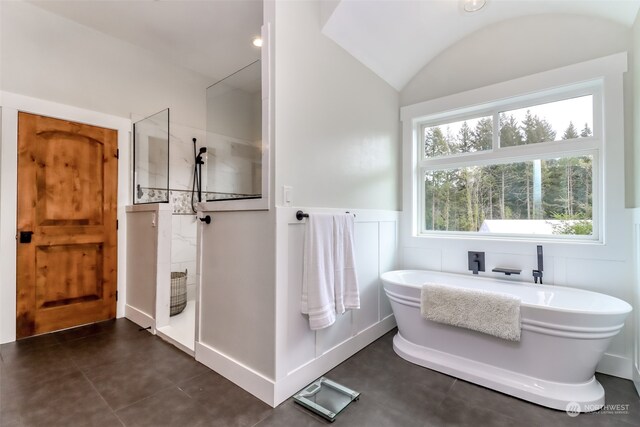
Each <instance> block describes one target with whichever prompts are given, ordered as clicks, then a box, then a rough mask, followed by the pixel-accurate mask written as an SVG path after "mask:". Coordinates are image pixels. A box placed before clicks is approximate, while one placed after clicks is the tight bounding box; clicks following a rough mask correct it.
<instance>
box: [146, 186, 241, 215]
mask: <svg viewBox="0 0 640 427" xmlns="http://www.w3.org/2000/svg"><path fill="white" fill-rule="evenodd" d="M140 191H141V193H142V194H141V195H140V197H138V201H139V202H140V203H164V202H167V201H169V202H171V206H172V209H173V215H195V213H194V212H193V210H192V209H191V190H169V198H167V190H160V189H157V188H144V187H142V188H141V189H140ZM202 196H203V199H204V200H209V201H211V200H219V199H240V198H244V197H247V195H246V194H234V193H213V192H203V193H202Z"/></svg>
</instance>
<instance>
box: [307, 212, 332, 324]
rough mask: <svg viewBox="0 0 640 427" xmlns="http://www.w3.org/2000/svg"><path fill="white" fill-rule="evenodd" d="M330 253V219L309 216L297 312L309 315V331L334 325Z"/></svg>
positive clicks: (325, 215)
mask: <svg viewBox="0 0 640 427" xmlns="http://www.w3.org/2000/svg"><path fill="white" fill-rule="evenodd" d="M333 252H334V247H333V215H329V214H313V215H310V216H309V218H308V219H307V224H306V229H305V236H304V269H303V277H302V301H301V311H302V313H304V314H308V315H309V326H310V328H311V329H313V330H316V329H322V328H326V327H327V326H331V325H332V324H333V323H334V322H335V321H336V310H335V291H334V266H333V265H334V264H333V260H334V255H333Z"/></svg>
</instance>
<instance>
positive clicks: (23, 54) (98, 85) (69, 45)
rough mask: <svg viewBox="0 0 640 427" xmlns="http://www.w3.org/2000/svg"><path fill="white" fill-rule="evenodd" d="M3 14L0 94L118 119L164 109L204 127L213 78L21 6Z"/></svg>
mask: <svg viewBox="0 0 640 427" xmlns="http://www.w3.org/2000/svg"><path fill="white" fill-rule="evenodd" d="M2 8H3V13H2V23H1V24H2V25H0V28H1V31H2V37H1V42H2V46H1V47H0V51H1V52H2V63H1V67H2V68H1V81H0V88H1V89H2V90H5V91H9V92H14V93H20V94H23V95H29V96H32V97H36V98H40V99H47V100H51V101H56V102H60V103H63V104H68V105H74V106H77V107H83V108H86V109H89V110H94V111H100V112H104V113H109V114H113V115H117V116H121V117H130V114H131V113H132V112H136V113H140V114H144V115H149V114H152V113H155V112H157V111H159V110H161V109H163V108H167V107H170V108H171V113H172V121H176V122H178V123H183V124H185V125H189V126H193V127H196V128H199V129H204V128H205V123H206V118H205V89H206V88H207V86H209V85H210V84H211V83H213V82H212V81H211V80H212V79H210V78H206V77H204V76H202V75H199V74H197V73H194V72H192V71H189V70H186V69H184V68H180V67H178V66H175V65H172V64H170V63H169V62H167V61H164V60H163V58H162V57H158V56H155V55H154V54H152V53H150V52H149V51H147V50H144V49H141V48H139V47H136V46H134V45H132V44H129V43H126V42H124V41H121V40H119V39H115V38H113V37H110V36H107V35H105V34H103V33H100V32H98V31H95V30H93V29H90V28H88V27H85V26H82V25H80V24H77V23H75V22H73V21H71V20H68V19H66V18H62V17H60V16H57V15H54V14H52V13H49V12H46V11H44V10H42V9H40V8H38V7H36V6H33V5H31V4H28V3H26V2H5V1H3V2H2Z"/></svg>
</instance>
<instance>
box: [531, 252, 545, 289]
mask: <svg viewBox="0 0 640 427" xmlns="http://www.w3.org/2000/svg"><path fill="white" fill-rule="evenodd" d="M537 252H538V269H537V270H533V282H534V283H538V278H540V284H541V285H542V270H543V265H542V245H538V247H537Z"/></svg>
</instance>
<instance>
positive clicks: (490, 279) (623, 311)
mask: <svg viewBox="0 0 640 427" xmlns="http://www.w3.org/2000/svg"><path fill="white" fill-rule="evenodd" d="M398 273H433V274H438V275H444V276H451V277H457V278H465V279H468V280H474V281H476V280H478V281H483V282H498V283H500V284H505V285H510V286H527V287H535V288H542V289H547V290H549V291H554V290H557V289H558V288H560V289H566V290H568V291H570V292H575V293H579V294H589V295H598V294H599V295H604V296H606V297H608V298H613V299H615V300H618V301H619V302H621V303H623V304H625V305H626V307H624V309H619V310H607V311H590V310H580V309H572V308H563V307H555V306H551V305H542V304H531V303H527V302H521V303H520V305H521V307H528V308H532V309H541V310H549V311H554V312H558V313H573V314H589V315H597V316H599V315H622V314H624V315H628V314H629V313H631V312H632V311H633V307H632V306H631V304H629V303H628V302H626V301H624V300H622V299H620V298H617V297H614V296H611V295H608V294H604V293H602V292H594V291H589V290H586V289H579V288H572V287H569V286H558V285H538V284H535V285H532V284H530V283H525V282H514V281H512V280H505V279H500V278H496V277H469V276H468V275H464V274H460V273H448V272H443V271H436V270H417V269H403V270H391V271H387V272H384V273H382V274H381V275H380V280H382V282H383V285H384V289H385V291H386V290H387V284H392V285H395V286H399V287H405V288H412V289H417V290H420V289H421V288H422V286H423V285H422V284H420V283H405V282H400V281H397V280H393V279H391V278H390V277H392V275H393V274H398ZM395 293H396V294H397V292H395Z"/></svg>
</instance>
